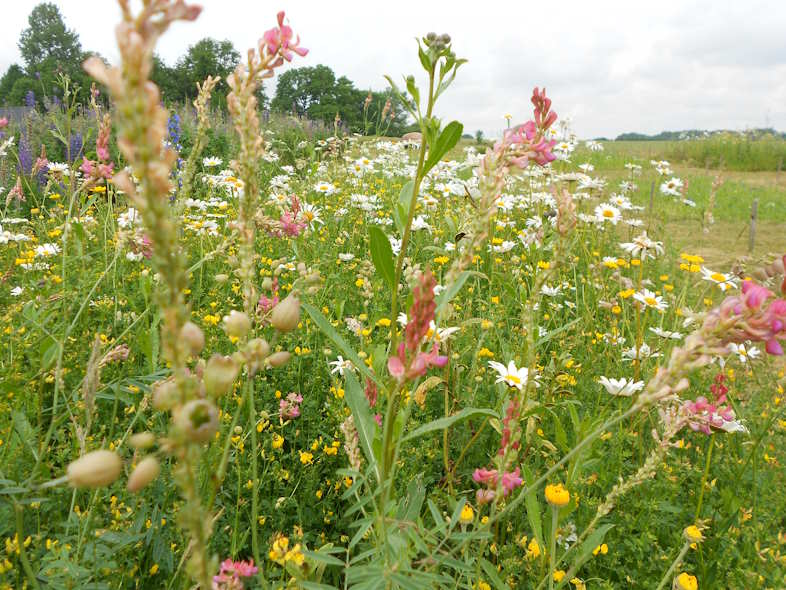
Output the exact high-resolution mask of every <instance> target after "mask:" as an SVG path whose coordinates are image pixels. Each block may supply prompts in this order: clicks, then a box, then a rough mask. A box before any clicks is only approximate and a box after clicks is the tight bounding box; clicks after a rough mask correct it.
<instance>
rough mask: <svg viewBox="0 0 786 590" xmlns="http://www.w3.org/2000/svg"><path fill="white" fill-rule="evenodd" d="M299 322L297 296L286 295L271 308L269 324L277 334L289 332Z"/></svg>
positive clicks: (298, 300) (298, 301)
mask: <svg viewBox="0 0 786 590" xmlns="http://www.w3.org/2000/svg"><path fill="white" fill-rule="evenodd" d="M299 322H300V299H298V298H297V295H288V296H287V298H286V299H284V300H283V301H280V302H279V303H278V305H276V306H275V307H274V308H273V312H272V313H271V314H270V323H271V324H273V327H274V328H275V329H276V330H278V331H279V332H290V331H292V330H294V329H295V328H297V325H298V323H299Z"/></svg>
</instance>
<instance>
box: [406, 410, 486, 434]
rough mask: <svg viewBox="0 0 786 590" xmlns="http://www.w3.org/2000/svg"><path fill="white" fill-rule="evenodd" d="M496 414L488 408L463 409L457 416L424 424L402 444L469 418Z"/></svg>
mask: <svg viewBox="0 0 786 590" xmlns="http://www.w3.org/2000/svg"><path fill="white" fill-rule="evenodd" d="M496 415H497V413H496V412H495V411H494V410H490V409H488V408H464V409H463V410H461V411H460V412H459V413H458V414H453V415H452V416H447V417H445V418H438V419H437V420H432V421H431V422H429V423H428V424H424V425H423V426H420V427H418V428H416V429H415V430H413V431H412V432H410V433H409V434H408V435H407V436H405V437H404V438H403V440H402V442H405V441H408V440H412V439H413V438H417V437H419V436H423V435H424V434H427V433H429V432H434V431H435V430H444V429H445V428H450V427H451V426H453V424H455V423H456V422H459V421H461V420H464V419H466V418H469V417H470V416H496Z"/></svg>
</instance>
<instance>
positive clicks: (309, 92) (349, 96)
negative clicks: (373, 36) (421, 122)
mask: <svg viewBox="0 0 786 590" xmlns="http://www.w3.org/2000/svg"><path fill="white" fill-rule="evenodd" d="M369 97H370V99H371V100H370V101H369V104H368V106H367V107H366V106H364V105H365V104H366V101H367V98H369ZM388 100H390V101H391V106H390V107H389V108H387V109H386V107H385V104H386V103H387V101H388ZM270 106H271V109H272V110H274V111H276V112H280V113H290V114H294V115H296V116H298V117H308V118H309V119H312V120H314V121H322V122H323V123H325V124H329V125H332V124H333V121H334V120H335V118H336V115H338V116H339V118H340V120H341V121H342V122H343V124H344V125H346V127H347V128H348V130H349V131H350V132H353V133H364V134H366V133H369V132H370V131H372V129H371V122H375V129H378V128H380V127H384V128H385V129H386V130H387V131H388V132H389V134H391V135H401V133H402V131H403V128H404V124H405V121H406V116H405V113H404V110H403V109H402V108H400V107H399V105H398V104H397V103H396V101H395V99H394V98H393V97H392V96H391V95H390V94H389V93H384V92H371V91H370V92H365V91H363V90H359V89H357V88H355V86H354V84H353V83H352V81H351V80H349V79H348V78H347V77H346V76H341V77H339V78H336V75H335V73H334V72H333V70H332V69H330V68H329V67H327V66H325V65H322V64H320V65H316V66H312V67H300V68H293V69H291V70H287V71H286V72H284V73H283V74H281V75H280V76H279V77H278V82H277V86H276V94H275V97H274V98H273V100H272V101H271V103H270ZM383 113H385V118H388V117H390V120H389V121H382V120H381V119H382V115H383ZM391 115H392V117H391Z"/></svg>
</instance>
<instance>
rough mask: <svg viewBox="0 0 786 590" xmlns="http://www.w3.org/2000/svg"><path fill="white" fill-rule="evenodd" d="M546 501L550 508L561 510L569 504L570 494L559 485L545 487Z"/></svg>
mask: <svg viewBox="0 0 786 590" xmlns="http://www.w3.org/2000/svg"><path fill="white" fill-rule="evenodd" d="M546 501H547V502H548V503H549V504H551V505H552V506H557V507H558V508H561V507H562V506H567V505H568V503H569V502H570V492H569V491H568V490H566V489H565V486H563V485H562V484H561V483H558V484H549V485H547V486H546Z"/></svg>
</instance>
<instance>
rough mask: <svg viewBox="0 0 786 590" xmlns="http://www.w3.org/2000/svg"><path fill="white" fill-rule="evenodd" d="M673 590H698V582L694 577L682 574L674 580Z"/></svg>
mask: <svg viewBox="0 0 786 590" xmlns="http://www.w3.org/2000/svg"><path fill="white" fill-rule="evenodd" d="M674 588H675V590H698V588H699V582H698V580H696V576H691V575H690V574H688V573H685V572H682V573H681V574H680V575H679V576H677V578H676V579H675V580H674Z"/></svg>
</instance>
